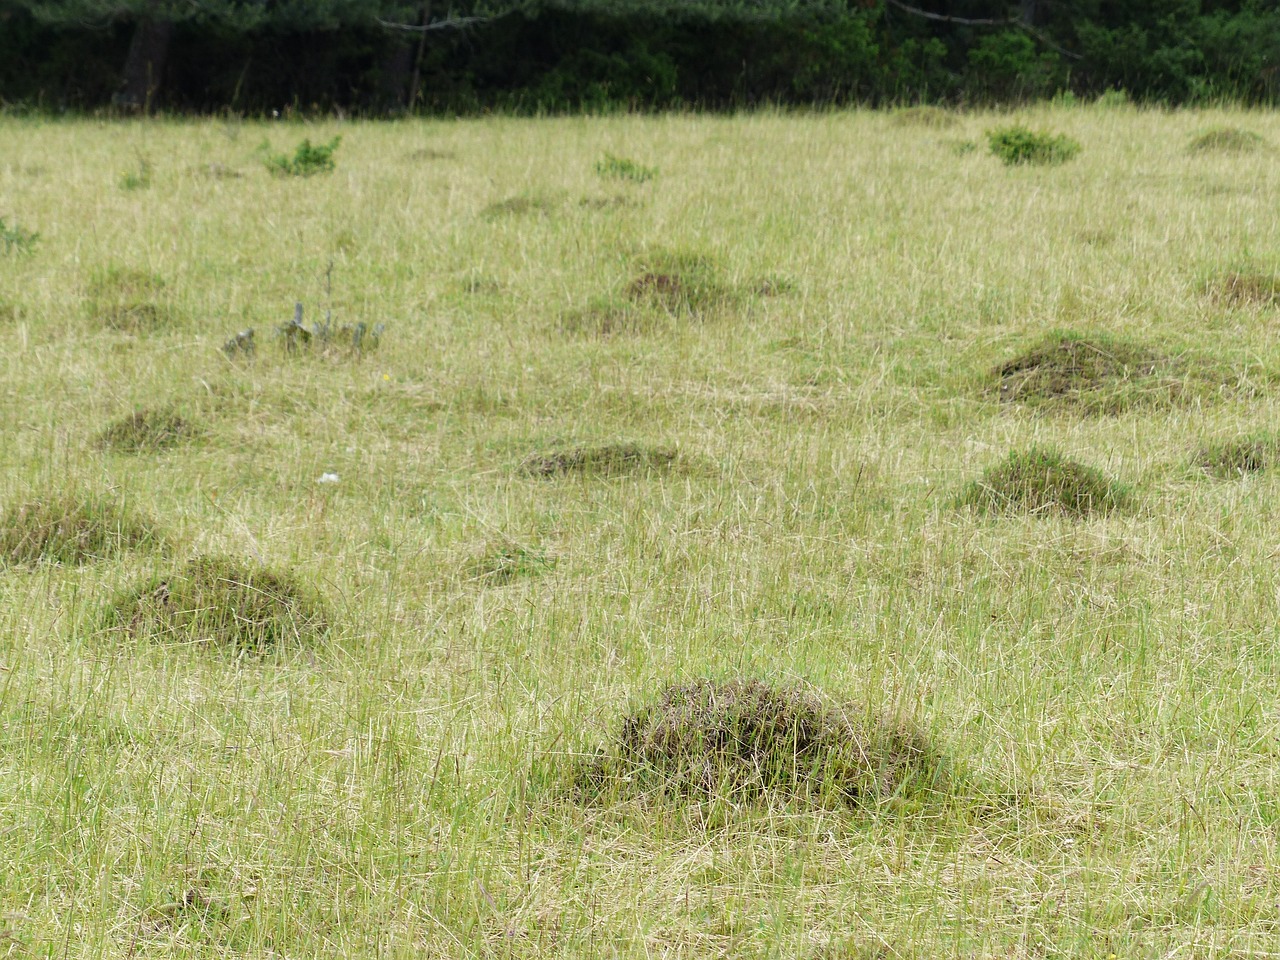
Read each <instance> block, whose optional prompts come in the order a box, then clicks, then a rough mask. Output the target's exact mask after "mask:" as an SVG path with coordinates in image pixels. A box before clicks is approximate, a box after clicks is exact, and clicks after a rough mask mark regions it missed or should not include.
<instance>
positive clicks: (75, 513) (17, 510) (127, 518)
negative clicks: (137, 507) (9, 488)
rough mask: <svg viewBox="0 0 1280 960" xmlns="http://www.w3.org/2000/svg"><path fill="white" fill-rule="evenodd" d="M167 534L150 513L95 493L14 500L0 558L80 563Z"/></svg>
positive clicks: (1, 522)
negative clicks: (148, 514) (141, 511)
mask: <svg viewBox="0 0 1280 960" xmlns="http://www.w3.org/2000/svg"><path fill="white" fill-rule="evenodd" d="M163 540H164V538H163V536H162V534H161V533H160V530H159V527H158V526H157V525H156V523H155V522H154V521H152V520H151V519H150V518H147V517H144V516H141V515H139V514H137V513H135V512H134V511H132V510H130V509H127V508H126V507H125V506H124V505H123V504H122V503H121V502H120V501H119V500H117V499H115V498H111V497H106V496H101V495H98V494H92V493H76V492H72V493H64V494H61V495H57V496H53V497H38V498H35V499H32V500H27V501H24V502H21V503H15V504H12V505H10V506H9V508H8V509H7V510H5V512H4V514H3V515H0V561H3V562H5V563H13V564H33V563H37V562H39V561H41V560H43V561H47V562H50V563H65V564H77V565H78V564H82V563H88V562H90V561H93V560H107V559H110V558H111V557H114V556H117V555H118V554H120V553H123V552H124V551H125V550H134V549H142V548H147V547H160V546H162V545H163Z"/></svg>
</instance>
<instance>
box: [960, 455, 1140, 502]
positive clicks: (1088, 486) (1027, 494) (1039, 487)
mask: <svg viewBox="0 0 1280 960" xmlns="http://www.w3.org/2000/svg"><path fill="white" fill-rule="evenodd" d="M960 503H961V505H963V506H967V507H972V508H973V509H975V510H977V511H978V512H980V513H1032V514H1036V513H1060V514H1064V515H1066V516H1069V517H1074V518H1082V517H1087V516H1090V515H1093V514H1107V513H1111V512H1113V511H1116V510H1123V509H1127V508H1128V507H1130V506H1131V504H1132V496H1131V494H1130V493H1129V491H1128V490H1127V489H1126V488H1124V487H1122V486H1120V485H1119V484H1117V483H1116V482H1115V481H1113V480H1112V479H1110V478H1109V477H1108V476H1107V475H1106V474H1104V473H1103V472H1102V471H1101V470H1098V469H1097V468H1095V467H1090V466H1087V465H1085V464H1083V463H1080V462H1078V461H1076V460H1071V459H1069V458H1067V457H1064V456H1061V455H1060V454H1058V453H1057V452H1055V451H1053V450H1048V449H1044V448H1042V447H1032V448H1031V449H1030V450H1027V451H1014V452H1012V453H1010V454H1009V456H1008V457H1007V458H1006V459H1005V460H1003V461H1002V462H1000V463H998V464H996V465H995V466H993V467H991V468H990V469H989V470H987V471H986V473H984V474H983V475H982V477H981V478H980V479H978V480H975V481H973V482H972V483H970V484H969V485H968V486H967V487H966V488H965V490H964V492H963V493H962V494H961V496H960Z"/></svg>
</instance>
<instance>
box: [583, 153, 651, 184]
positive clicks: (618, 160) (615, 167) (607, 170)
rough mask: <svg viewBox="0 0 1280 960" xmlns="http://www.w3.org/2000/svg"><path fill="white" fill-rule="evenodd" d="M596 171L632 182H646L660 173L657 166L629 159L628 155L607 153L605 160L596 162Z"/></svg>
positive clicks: (601, 174)
mask: <svg viewBox="0 0 1280 960" xmlns="http://www.w3.org/2000/svg"><path fill="white" fill-rule="evenodd" d="M596 173H597V174H599V175H600V176H602V177H607V178H610V179H613V180H630V181H631V182H632V183H645V182H647V181H649V180H652V179H653V178H654V177H656V176H657V175H658V168H657V167H646V166H645V165H644V164H642V163H636V161H634V160H628V159H627V158H626V157H618V156H614V155H613V154H612V153H606V154H605V155H604V159H603V160H599V161H597V162H596Z"/></svg>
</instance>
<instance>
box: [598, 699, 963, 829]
mask: <svg viewBox="0 0 1280 960" xmlns="http://www.w3.org/2000/svg"><path fill="white" fill-rule="evenodd" d="M947 777H948V775H947V764H946V762H945V761H944V760H943V758H942V757H941V756H940V755H939V754H938V753H937V752H936V751H935V749H934V747H933V745H932V744H931V743H930V742H929V740H928V738H926V737H925V735H924V734H923V733H922V732H921V731H919V730H917V729H915V728H914V727H911V726H909V725H905V724H900V723H891V722H889V721H886V720H874V721H873V720H868V719H867V713H866V711H865V710H862V709H860V708H856V707H853V706H849V707H846V708H843V709H840V708H835V707H830V706H827V705H826V704H825V703H823V702H822V701H821V700H820V699H819V698H818V697H816V696H814V695H813V694H812V693H809V692H807V691H805V690H800V689H786V688H779V687H774V686H771V685H769V684H766V683H764V682H762V681H760V680H743V679H734V680H727V681H723V682H717V681H713V680H707V679H700V680H694V681H692V682H690V683H682V684H674V685H672V686H669V687H667V688H666V690H665V691H663V693H662V694H661V696H660V697H659V698H658V699H657V700H656V701H654V702H652V703H649V704H646V705H644V706H641V707H640V708H639V709H637V710H635V711H634V712H632V713H630V714H628V715H627V716H625V717H623V718H622V721H621V723H620V724H619V726H618V730H617V732H616V734H615V735H614V736H613V737H612V738H611V739H610V741H609V742H608V743H607V744H606V745H605V746H602V747H601V748H600V749H599V751H598V752H597V754H596V755H595V756H594V757H593V758H592V759H591V760H590V761H589V762H588V763H586V764H585V765H584V766H583V767H582V769H581V770H580V771H579V775H578V777H577V783H578V785H579V788H580V789H582V790H583V791H585V792H586V793H587V794H589V795H597V796H598V795H601V794H603V793H606V792H608V791H611V790H612V791H617V792H620V793H627V792H638V793H639V794H642V795H649V794H658V795H662V796H667V797H679V798H688V799H709V798H712V797H724V798H729V799H733V800H743V799H753V798H758V797H760V796H762V795H764V794H766V793H779V794H783V795H789V796H801V797H807V798H810V799H814V800H825V799H834V800H839V801H843V802H847V803H854V804H857V803H863V802H868V801H870V802H875V801H878V800H881V799H884V798H886V797H889V796H892V795H894V794H899V793H903V792H911V791H917V792H919V791H931V790H937V789H940V788H942V787H943V784H944V783H945V781H946V780H947Z"/></svg>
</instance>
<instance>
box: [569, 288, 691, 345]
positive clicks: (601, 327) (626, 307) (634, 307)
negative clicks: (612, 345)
mask: <svg viewBox="0 0 1280 960" xmlns="http://www.w3.org/2000/svg"><path fill="white" fill-rule="evenodd" d="M668 319H669V318H668V316H667V315H666V314H665V313H663V312H662V311H658V310H654V309H653V307H652V306H651V305H649V304H644V303H636V302H635V301H634V300H631V299H629V298H618V297H602V298H599V299H596V300H593V301H592V302H591V303H589V304H588V305H587V306H585V307H583V308H581V309H578V310H570V311H568V312H567V313H564V314H562V315H561V317H560V332H561V333H563V334H565V335H566V336H570V337H605V338H607V337H614V336H641V335H644V334H650V333H655V332H657V331H658V330H659V329H661V328H662V327H663V326H665V324H666V322H667V320H668Z"/></svg>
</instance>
